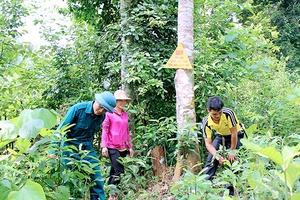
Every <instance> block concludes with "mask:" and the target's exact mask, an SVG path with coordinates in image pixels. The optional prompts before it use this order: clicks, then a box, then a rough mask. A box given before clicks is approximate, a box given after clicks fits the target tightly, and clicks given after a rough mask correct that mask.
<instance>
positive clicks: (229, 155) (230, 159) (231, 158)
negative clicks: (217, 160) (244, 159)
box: [227, 151, 236, 164]
mask: <svg viewBox="0 0 300 200" xmlns="http://www.w3.org/2000/svg"><path fill="white" fill-rule="evenodd" d="M227 157H228V160H229V162H230V163H231V164H232V163H233V162H234V161H235V159H236V156H235V154H234V152H233V151H230V152H229V153H228V155H227Z"/></svg>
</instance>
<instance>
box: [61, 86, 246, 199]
mask: <svg viewBox="0 0 300 200" xmlns="http://www.w3.org/2000/svg"><path fill="white" fill-rule="evenodd" d="M130 101H131V99H130V98H129V97H127V95H126V93H125V91H123V90H117V91H116V92H115V93H114V95H112V94H111V93H110V92H102V93H100V94H95V100H94V101H91V102H83V103H78V104H76V105H74V106H72V107H71V108H70V109H69V111H68V112H67V114H66V116H65V118H64V120H63V121H62V122H61V123H60V125H59V129H60V128H62V127H63V126H65V125H73V126H71V127H70V129H69V132H67V134H66V137H67V138H68V139H73V140H67V141H66V142H64V144H63V145H64V146H68V145H69V146H70V145H74V146H75V147H77V148H78V149H79V146H81V149H83V150H88V151H89V154H88V155H87V156H86V157H84V159H86V160H87V161H88V162H89V163H91V164H95V163H97V165H93V169H94V170H95V173H94V174H93V175H92V177H91V178H92V180H93V181H95V183H96V184H95V185H94V186H92V187H91V189H90V196H91V197H90V199H91V200H93V199H100V200H104V199H105V193H104V183H103V181H102V180H101V179H102V174H101V172H100V165H99V160H98V159H97V157H98V156H97V154H96V151H95V150H94V148H93V145H92V142H93V139H94V134H95V133H96V132H98V131H99V129H100V125H101V124H102V136H101V147H102V155H103V156H105V157H108V158H109V159H110V161H111V169H110V175H109V179H108V184H115V185H118V184H119V183H120V178H121V174H122V173H124V166H123V165H122V163H120V161H119V158H120V157H126V156H127V155H129V157H133V154H134V152H133V149H132V144H131V138H130V131H129V120H128V114H127V112H125V111H124V108H125V106H126V105H127V104H128V103H129V102H130ZM207 111H208V116H206V117H205V118H204V119H203V122H202V134H203V137H204V141H205V146H206V148H207V150H208V156H207V159H206V163H205V166H204V168H205V171H204V174H207V175H208V176H207V179H208V180H212V178H213V176H214V175H215V173H216V170H217V167H218V165H219V164H221V165H223V164H224V162H225V161H226V160H228V161H229V162H231V163H232V162H234V161H235V160H236V153H235V150H236V149H239V147H240V146H241V142H240V138H242V136H243V135H244V130H243V129H242V127H241V125H240V122H239V120H238V118H237V116H236V114H235V112H234V111H233V110H231V109H229V108H225V107H224V103H223V101H222V99H221V98H220V97H218V96H213V97H210V98H209V99H208V101H207ZM221 145H222V146H223V147H225V148H227V149H229V152H228V154H227V157H223V156H222V155H219V154H218V150H219V148H220V146H221ZM63 156H64V158H68V157H71V158H75V159H81V158H80V155H79V152H76V151H75V152H63ZM214 158H215V159H214ZM65 162H66V164H67V166H68V159H65ZM69 167H71V166H69ZM229 190H230V194H231V195H233V191H234V190H233V188H232V187H229ZM116 199H117V194H110V197H109V200H116Z"/></svg>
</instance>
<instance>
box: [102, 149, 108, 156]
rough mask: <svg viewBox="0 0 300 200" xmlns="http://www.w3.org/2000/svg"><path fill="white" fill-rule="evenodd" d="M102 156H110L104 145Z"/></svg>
mask: <svg viewBox="0 0 300 200" xmlns="http://www.w3.org/2000/svg"><path fill="white" fill-rule="evenodd" d="M102 156H105V157H107V156H108V150H107V148H106V147H103V148H102Z"/></svg>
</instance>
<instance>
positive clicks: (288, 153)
mask: <svg viewBox="0 0 300 200" xmlns="http://www.w3.org/2000/svg"><path fill="white" fill-rule="evenodd" d="M299 150H300V143H299V144H298V145H297V146H294V147H288V146H284V147H283V150H282V157H283V162H284V166H283V170H285V169H286V168H287V167H288V165H289V164H290V162H291V161H292V160H293V158H294V157H295V156H297V155H299V154H300V152H299Z"/></svg>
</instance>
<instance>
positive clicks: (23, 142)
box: [16, 137, 31, 153]
mask: <svg viewBox="0 0 300 200" xmlns="http://www.w3.org/2000/svg"><path fill="white" fill-rule="evenodd" d="M30 145H31V143H30V141H29V140H28V139H26V138H21V137H19V138H18V139H17V142H16V147H17V149H19V151H20V153H26V152H27V150H28V148H29V147H30Z"/></svg>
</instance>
